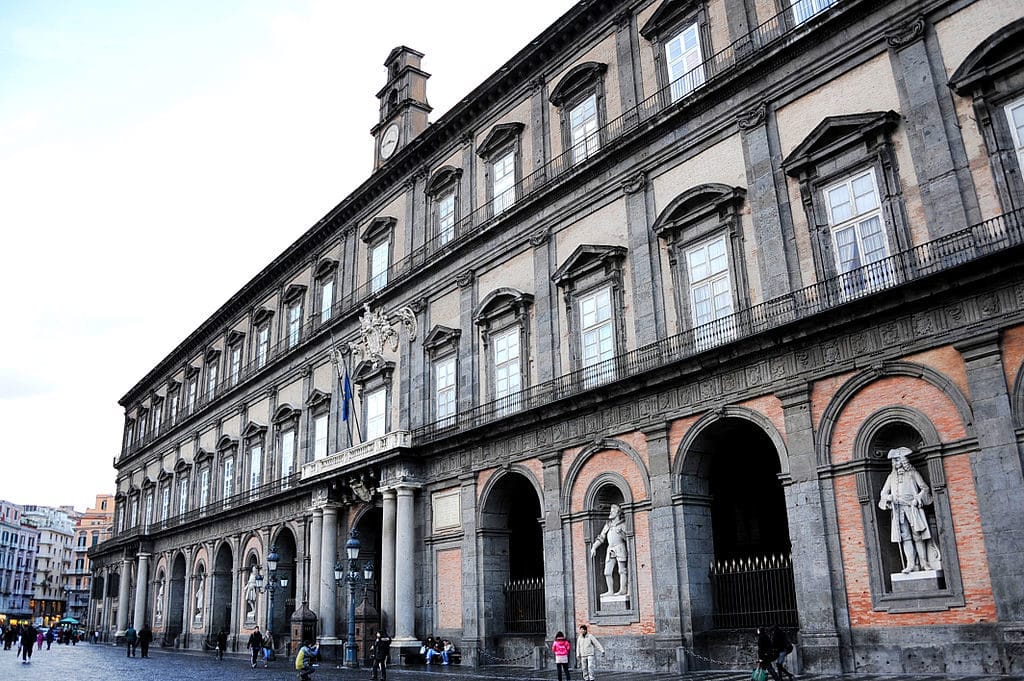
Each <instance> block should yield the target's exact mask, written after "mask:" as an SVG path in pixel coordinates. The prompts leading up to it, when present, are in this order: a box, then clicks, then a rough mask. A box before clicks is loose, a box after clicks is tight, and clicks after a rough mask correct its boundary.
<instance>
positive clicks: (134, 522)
mask: <svg viewBox="0 0 1024 681" xmlns="http://www.w3.org/2000/svg"><path fill="white" fill-rule="evenodd" d="M138 526H139V500H138V498H137V497H136V498H135V499H132V517H131V527H138Z"/></svg>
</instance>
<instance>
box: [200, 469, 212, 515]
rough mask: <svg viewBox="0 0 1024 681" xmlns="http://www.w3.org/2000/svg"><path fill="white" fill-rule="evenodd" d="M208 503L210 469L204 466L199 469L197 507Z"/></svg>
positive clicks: (202, 506)
mask: <svg viewBox="0 0 1024 681" xmlns="http://www.w3.org/2000/svg"><path fill="white" fill-rule="evenodd" d="M208 503H210V469H209V468H204V469H203V470H201V471H199V508H205V507H206V505H207V504H208Z"/></svg>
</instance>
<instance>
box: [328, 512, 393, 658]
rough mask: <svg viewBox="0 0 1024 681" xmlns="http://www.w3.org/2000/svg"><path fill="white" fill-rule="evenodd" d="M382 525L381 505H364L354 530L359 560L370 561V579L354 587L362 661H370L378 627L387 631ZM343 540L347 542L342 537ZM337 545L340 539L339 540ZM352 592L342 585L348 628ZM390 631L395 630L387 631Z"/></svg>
mask: <svg viewBox="0 0 1024 681" xmlns="http://www.w3.org/2000/svg"><path fill="white" fill-rule="evenodd" d="M382 525H383V514H382V511H381V509H380V508H367V509H366V510H365V512H364V513H362V514H360V515H359V516H358V517H357V518H356V521H355V527H354V529H355V532H356V536H357V538H358V539H359V559H360V560H361V561H372V566H373V578H372V579H371V580H370V582H369V583H363V585H362V587H358V586H357V587H356V589H355V601H354V602H355V625H356V627H355V629H356V645H357V646H358V648H357V650H358V653H357V655H358V657H359V659H360V661H361V663H364V664H369V658H368V655H369V651H370V646H371V645H372V643H373V640H374V638H375V637H376V634H377V630H378V629H381V628H383V629H384V630H385V631H388V627H386V626H385V625H384V624H383V623H382V622H381V615H380V586H379V585H380V564H381V542H380V536H381V528H382ZM344 541H348V538H347V537H345V538H344ZM338 543H339V547H340V546H341V545H342V542H341V541H340V540H339V542H338ZM350 598H351V594H350V592H349V587H348V585H347V584H346V585H344V594H343V596H342V602H343V603H344V604H345V611H344V613H343V615H342V618H343V619H344V620H345V629H344V631H346V632H347V631H348V629H347V627H348V616H349V599H350ZM389 633H392V634H393V633H394V632H393V631H390V632H389Z"/></svg>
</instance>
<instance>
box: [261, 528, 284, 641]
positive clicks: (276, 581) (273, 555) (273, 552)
mask: <svg viewBox="0 0 1024 681" xmlns="http://www.w3.org/2000/svg"><path fill="white" fill-rule="evenodd" d="M280 560H281V556H279V555H277V547H276V546H271V547H270V553H269V554H267V585H266V586H263V573H262V572H260V571H258V570H257V571H256V590H257V591H259V592H261V593H262V592H264V591H265V592H267V593H269V594H270V607H269V608H267V633H268V634H270V637H271V638H273V637H274V592H275V591H277V590H278V589H279V588H280V589H284V588H287V586H288V575H287V574H278V572H277V564H278V562H279V561H280ZM275 643H276V641H275Z"/></svg>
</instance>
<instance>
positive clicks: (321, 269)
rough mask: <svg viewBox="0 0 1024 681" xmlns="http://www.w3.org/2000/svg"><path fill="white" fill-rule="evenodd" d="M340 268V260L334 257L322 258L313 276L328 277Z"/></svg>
mask: <svg viewBox="0 0 1024 681" xmlns="http://www.w3.org/2000/svg"><path fill="white" fill-rule="evenodd" d="M336 269H338V261H337V260H335V259H333V258H321V259H320V262H318V263H317V265H316V269H315V270H314V271H313V276H314V277H315V278H317V279H326V278H327V277H329V276H331V275H332V274H334V271H335V270H336Z"/></svg>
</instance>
